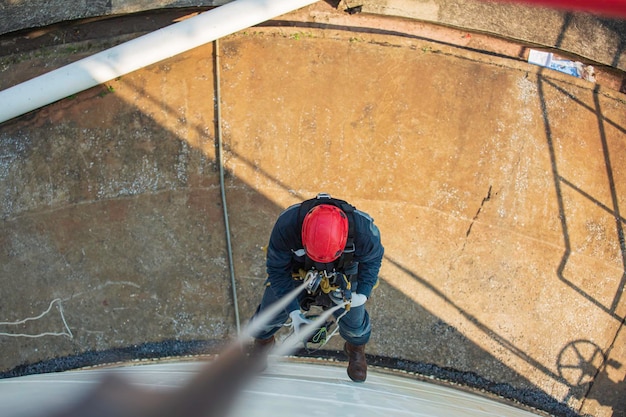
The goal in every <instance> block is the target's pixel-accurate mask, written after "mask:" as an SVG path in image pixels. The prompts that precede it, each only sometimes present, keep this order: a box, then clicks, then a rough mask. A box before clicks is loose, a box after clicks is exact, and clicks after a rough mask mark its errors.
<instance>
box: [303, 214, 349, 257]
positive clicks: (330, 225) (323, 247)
mask: <svg viewBox="0 0 626 417" xmlns="http://www.w3.org/2000/svg"><path fill="white" fill-rule="evenodd" d="M347 240H348V217H347V216H346V213H344V212H343V211H342V210H341V209H340V208H339V207H336V206H333V205H330V204H320V205H318V206H315V207H313V208H312V209H311V210H310V211H309V212H308V213H307V214H306V216H304V221H303V222H302V244H303V245H304V250H305V251H306V254H307V255H308V256H309V258H311V259H312V260H313V261H315V262H322V263H329V262H333V261H334V260H335V259H337V258H339V256H340V255H341V254H342V252H343V250H344V249H345V247H346V241H347Z"/></svg>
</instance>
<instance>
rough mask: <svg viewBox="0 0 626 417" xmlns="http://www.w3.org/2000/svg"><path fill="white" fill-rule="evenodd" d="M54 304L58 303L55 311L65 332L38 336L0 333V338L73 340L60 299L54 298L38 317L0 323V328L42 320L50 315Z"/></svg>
mask: <svg viewBox="0 0 626 417" xmlns="http://www.w3.org/2000/svg"><path fill="white" fill-rule="evenodd" d="M54 303H58V305H57V310H59V313H60V314H61V320H62V321H63V325H64V326H65V330H66V331H63V332H44V333H39V334H25V333H5V332H0V336H7V337H27V338H31V339H36V338H39V337H44V336H67V337H69V338H70V339H73V338H74V335H73V334H72V331H71V330H70V327H69V326H68V325H67V321H66V320H65V315H64V314H63V305H62V304H61V299H60V298H55V299H54V300H52V301H51V302H50V305H49V306H48V309H47V310H46V311H44V312H43V313H41V314H40V315H38V316H35V317H27V318H25V319H23V320H18V321H12V322H0V326H19V325H21V324H26V323H27V322H29V321H34V320H39V319H41V318H43V317H44V316H46V314H48V313H50V311H51V310H52V306H53V305H54Z"/></svg>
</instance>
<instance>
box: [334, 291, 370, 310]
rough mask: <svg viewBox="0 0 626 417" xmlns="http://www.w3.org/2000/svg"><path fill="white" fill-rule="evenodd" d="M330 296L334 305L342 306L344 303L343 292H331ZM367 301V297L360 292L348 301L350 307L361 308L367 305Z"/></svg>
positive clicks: (355, 293)
mask: <svg viewBox="0 0 626 417" xmlns="http://www.w3.org/2000/svg"><path fill="white" fill-rule="evenodd" d="M328 296H329V297H330V299H331V300H332V301H333V303H335V304H337V305H341V304H343V303H344V301H343V292H342V291H341V290H335V291H331V292H330V293H329V294H328ZM366 301H367V297H366V296H364V295H363V294H359V293H358V292H353V293H352V297H351V298H350V300H348V305H349V306H350V307H359V306H362V305H363V304H365V302H366Z"/></svg>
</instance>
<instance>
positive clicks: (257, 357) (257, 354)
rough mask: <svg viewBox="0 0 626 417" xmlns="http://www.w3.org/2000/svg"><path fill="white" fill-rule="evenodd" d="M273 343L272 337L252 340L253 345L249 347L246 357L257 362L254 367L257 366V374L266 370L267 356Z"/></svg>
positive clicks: (274, 341)
mask: <svg viewBox="0 0 626 417" xmlns="http://www.w3.org/2000/svg"><path fill="white" fill-rule="evenodd" d="M275 343H276V340H275V339H274V336H270V337H269V339H254V343H253V344H252V346H250V350H249V351H248V356H249V357H250V359H251V360H252V361H257V364H256V365H255V367H257V366H258V371H259V372H263V371H264V370H265V368H267V355H268V353H269V352H270V350H272V348H273V347H274V344H275Z"/></svg>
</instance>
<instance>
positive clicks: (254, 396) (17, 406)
mask: <svg viewBox="0 0 626 417" xmlns="http://www.w3.org/2000/svg"><path fill="white" fill-rule="evenodd" d="M203 363H205V362H200V361H196V362H184V361H183V362H163V363H151V364H144V365H134V366H120V367H116V368H106V369H90V370H78V371H67V372H61V373H52V374H39V375H30V376H24V377H18V378H10V379H4V380H0V404H2V410H3V412H2V415H3V416H4V417H18V416H19V417H22V416H24V417H25V416H29V417H32V416H47V415H50V413H52V412H53V411H55V410H59V409H60V408H63V407H65V406H67V405H68V404H71V403H72V402H74V401H77V400H78V399H79V398H80V396H81V395H84V394H86V393H87V392H89V391H91V390H92V389H93V388H95V387H96V386H97V383H98V382H99V381H100V380H101V379H102V377H103V376H104V375H105V374H107V373H115V374H117V375H121V376H122V377H124V378H126V379H127V380H128V381H130V382H131V383H134V384H139V385H140V386H142V387H144V388H148V389H155V390H159V389H174V388H178V387H181V386H182V385H183V384H185V383H186V382H187V381H188V380H189V379H190V378H191V377H192V376H194V375H195V374H196V373H197V371H198V370H199V368H200V366H201V364H203ZM231 415H232V416H237V417H239V416H241V417H265V416H267V417H270V416H271V417H281V416H285V417H286V416H290V417H291V416H316V415H319V416H332V415H336V416H342V417H345V416H358V417H374V416H376V417H378V416H380V417H393V416H414V417H418V416H419V417H422V416H429V417H443V416H446V417H456V416H458V417H472V416H476V417H478V416H480V417H489V416H493V417H532V416H537V415H538V414H534V413H531V412H529V411H525V410H522V409H518V408H515V407H513V406H510V405H508V404H504V403H502V402H500V401H496V400H493V399H490V398H487V397H483V396H480V395H477V394H473V393H470V392H467V391H464V390H461V389H457V388H454V387H450V386H446V385H442V384H438V383H431V382H426V381H421V380H417V379H414V378H410V377H405V376H401V375H396V374H392V373H386V372H379V371H377V370H374V369H369V370H368V377H367V381H366V382H365V383H355V382H352V381H350V380H349V379H348V377H347V375H346V369H345V364H342V365H341V366H339V365H335V364H332V363H302V362H297V361H295V362H294V361H282V362H277V363H271V364H270V366H269V367H268V369H267V370H266V371H265V372H263V374H261V376H259V377H257V378H255V379H254V380H253V381H251V382H250V384H249V385H248V386H247V387H246V388H245V389H244V390H243V392H242V393H241V394H240V396H239V397H238V401H237V403H236V405H235V407H234V408H233V410H232V413H231Z"/></svg>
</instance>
